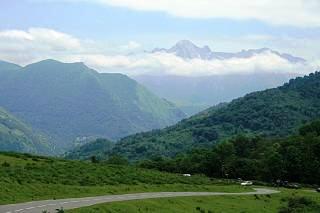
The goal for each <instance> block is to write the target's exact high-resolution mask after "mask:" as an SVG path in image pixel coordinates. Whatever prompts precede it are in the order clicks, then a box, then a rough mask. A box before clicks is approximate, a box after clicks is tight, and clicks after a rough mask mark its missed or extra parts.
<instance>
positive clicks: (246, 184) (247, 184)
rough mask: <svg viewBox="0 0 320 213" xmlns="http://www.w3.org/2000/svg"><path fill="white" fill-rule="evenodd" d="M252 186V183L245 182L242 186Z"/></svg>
mask: <svg viewBox="0 0 320 213" xmlns="http://www.w3.org/2000/svg"><path fill="white" fill-rule="evenodd" d="M252 185H253V183H252V181H244V182H242V183H241V186H252Z"/></svg>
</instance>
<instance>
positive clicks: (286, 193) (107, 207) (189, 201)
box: [67, 189, 320, 213]
mask: <svg viewBox="0 0 320 213" xmlns="http://www.w3.org/2000/svg"><path fill="white" fill-rule="evenodd" d="M280 190H281V191H282V192H281V193H280V194H274V195H270V196H266V195H260V196H258V197H255V196H251V195H250V196H213V197H187V198H161V199H148V200H140V201H126V202H115V203H110V204H101V205H95V206H91V207H86V208H80V209H75V210H70V211H67V212H68V213H112V212H117V213H121V212H123V213H135V212H154V213H162V212H166V213H169V212H170V213H171V212H174V213H186V212H194V213H196V212H199V213H200V212H201V210H202V212H205V213H207V212H212V213H213V212H214V213H222V212H223V213H235V212H239V213H240V212H241V213H257V212H259V213H275V212H277V211H278V209H279V208H280V207H281V206H283V205H285V203H284V202H283V200H284V199H286V198H288V197H292V196H294V195H295V196H304V197H309V198H311V199H312V200H314V201H316V202H317V203H319V204H320V194H317V193H315V192H307V191H304V190H288V189H280ZM199 209H200V210H199Z"/></svg>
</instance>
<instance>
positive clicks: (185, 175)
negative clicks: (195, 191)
mask: <svg viewBox="0 0 320 213" xmlns="http://www.w3.org/2000/svg"><path fill="white" fill-rule="evenodd" d="M183 176H184V177H191V174H183Z"/></svg>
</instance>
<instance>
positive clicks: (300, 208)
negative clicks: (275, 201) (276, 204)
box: [279, 197, 320, 213]
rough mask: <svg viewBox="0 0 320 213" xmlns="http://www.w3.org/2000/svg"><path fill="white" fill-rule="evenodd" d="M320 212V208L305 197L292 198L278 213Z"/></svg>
mask: <svg viewBox="0 0 320 213" xmlns="http://www.w3.org/2000/svg"><path fill="white" fill-rule="evenodd" d="M300 212H301V213H303V212H309V213H312V212H315V213H316V212H320V206H319V205H318V204H317V203H316V202H314V201H313V200H311V199H309V198H306V197H292V198H289V199H288V200H287V205H286V206H284V207H281V208H280V210H279V213H300Z"/></svg>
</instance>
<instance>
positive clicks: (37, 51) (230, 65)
mask: <svg viewBox="0 0 320 213" xmlns="http://www.w3.org/2000/svg"><path fill="white" fill-rule="evenodd" d="M252 37H253V38H250V36H249V37H248V38H246V39H253V40H254V41H256V40H259V39H265V38H266V36H259V35H255V36H252ZM304 44H306V42H304ZM114 49H120V51H119V52H114V51H113V50H114ZM136 49H141V45H140V44H138V43H136V42H134V41H131V42H129V43H128V44H125V45H120V46H118V47H111V46H110V45H108V44H105V43H103V42H94V41H91V40H83V39H79V38H76V37H74V36H72V35H69V34H66V33H62V32H58V31H55V30H52V29H44V28H31V29H29V30H26V31H22V30H7V31H0V59H1V60H8V61H11V62H15V63H18V64H21V65H26V64H29V63H32V62H36V61H39V60H43V59H47V58H53V59H57V60H61V61H64V62H76V61H82V62H84V63H86V64H87V65H88V66H90V67H92V68H95V69H97V70H98V71H100V72H121V73H124V74H128V75H137V74H143V73H149V74H157V75H162V74H173V75H190V76H200V75H215V74H232V73H251V72H257V71H259V72H291V73H309V72H312V71H314V70H315V69H317V68H319V66H317V64H318V65H319V64H320V62H319V61H318V62H317V63H315V62H314V63H313V64H292V63H289V62H288V61H286V60H284V59H282V58H281V57H279V56H277V55H275V54H272V53H270V52H267V53H265V54H260V55H255V56H253V57H251V58H243V59H239V58H234V59H228V60H211V61H205V60H200V59H193V60H183V59H181V58H179V57H177V56H175V55H172V54H165V53H157V54H151V53H145V52H141V53H138V54H127V53H130V52H131V51H132V50H136ZM124 50H126V51H127V52H126V53H125V51H124Z"/></svg>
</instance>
